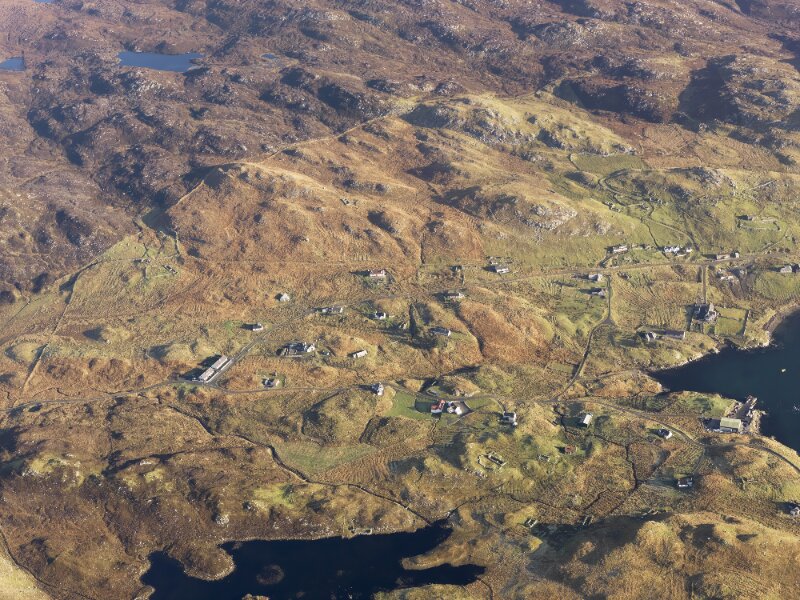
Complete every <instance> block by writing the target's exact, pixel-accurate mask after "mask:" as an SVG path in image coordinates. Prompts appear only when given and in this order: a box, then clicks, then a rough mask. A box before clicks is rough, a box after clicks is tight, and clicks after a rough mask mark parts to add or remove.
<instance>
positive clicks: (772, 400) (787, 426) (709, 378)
mask: <svg viewBox="0 0 800 600" xmlns="http://www.w3.org/2000/svg"><path fill="white" fill-rule="evenodd" d="M784 369H785V371H784ZM653 376H654V377H655V378H656V379H657V380H658V381H660V382H661V384H662V385H665V386H666V387H668V388H669V389H670V390H673V391H679V390H689V391H695V392H705V393H716V394H721V395H723V396H726V397H729V398H735V399H737V400H744V399H745V398H746V397H747V396H748V395H751V394H752V395H753V396H757V397H758V404H757V406H756V408H760V409H762V410H766V411H767V416H766V417H765V418H764V419H762V422H761V423H762V425H761V432H762V433H763V434H764V435H771V436H774V437H775V438H776V439H777V440H779V441H780V442H782V443H783V444H785V445H787V446H789V447H790V448H794V449H795V450H798V451H800V410H795V408H794V407H795V406H797V407H798V409H800V312H798V313H794V314H793V315H791V316H789V317H788V318H786V319H785V320H784V321H783V322H782V323H781V324H780V325H779V326H778V327H777V329H775V332H774V334H773V336H772V344H770V345H769V346H768V347H766V348H757V349H753V350H736V349H734V348H725V349H723V350H722V351H721V352H720V353H719V354H712V355H710V356H706V357H704V358H702V359H700V360H697V361H695V362H691V363H688V364H686V365H684V366H682V367H678V368H676V369H670V370H667V371H661V372H658V373H654V374H653Z"/></svg>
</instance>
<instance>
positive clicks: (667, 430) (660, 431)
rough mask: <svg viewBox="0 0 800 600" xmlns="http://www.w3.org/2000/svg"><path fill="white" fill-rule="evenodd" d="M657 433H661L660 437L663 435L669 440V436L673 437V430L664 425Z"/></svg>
mask: <svg viewBox="0 0 800 600" xmlns="http://www.w3.org/2000/svg"><path fill="white" fill-rule="evenodd" d="M656 433H657V434H658V435H659V437H662V438H664V439H665V440H668V439H669V438H671V437H672V432H671V431H670V430H669V429H666V428H663V427H662V428H661V429H659V430H658V431H657V432H656Z"/></svg>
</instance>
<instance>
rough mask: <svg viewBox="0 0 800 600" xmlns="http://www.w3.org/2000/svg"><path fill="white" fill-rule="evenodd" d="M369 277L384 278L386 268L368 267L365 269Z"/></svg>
mask: <svg viewBox="0 0 800 600" xmlns="http://www.w3.org/2000/svg"><path fill="white" fill-rule="evenodd" d="M367 277H369V278H370V279H386V269H370V270H369V271H367Z"/></svg>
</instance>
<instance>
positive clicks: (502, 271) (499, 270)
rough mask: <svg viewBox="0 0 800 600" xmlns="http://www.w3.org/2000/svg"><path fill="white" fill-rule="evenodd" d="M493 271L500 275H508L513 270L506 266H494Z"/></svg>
mask: <svg viewBox="0 0 800 600" xmlns="http://www.w3.org/2000/svg"><path fill="white" fill-rule="evenodd" d="M492 271H494V272H495V273H497V274H498V275H505V274H506V273H510V272H511V269H509V268H508V267H507V266H505V265H492Z"/></svg>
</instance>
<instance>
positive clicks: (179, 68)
mask: <svg viewBox="0 0 800 600" xmlns="http://www.w3.org/2000/svg"><path fill="white" fill-rule="evenodd" d="M117 58H119V63H120V64H121V65H122V66H124V67H142V68H145V69H154V70H156V71H171V72H175V73H185V72H186V71H188V70H189V69H191V68H192V67H193V66H195V65H194V64H193V61H195V60H197V59H199V58H203V55H202V54H199V53H197V52H186V53H185V54H159V53H158V52H130V51H125V52H120V53H119V54H118V55H117Z"/></svg>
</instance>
